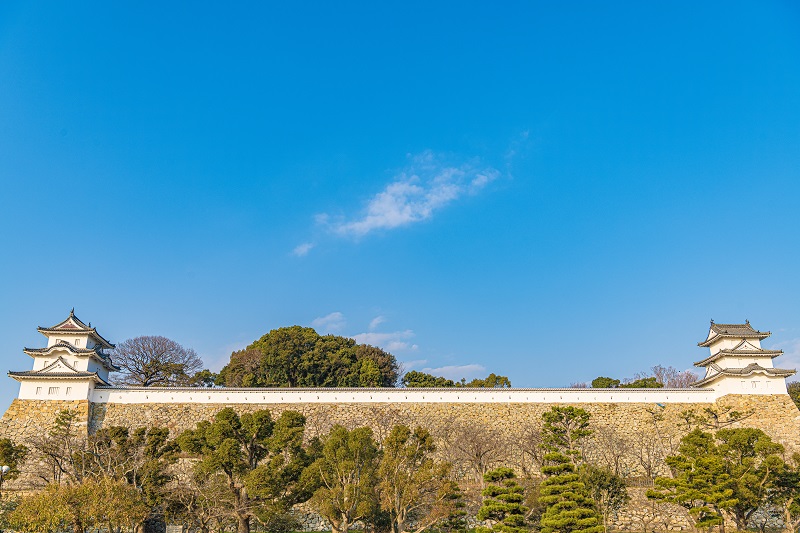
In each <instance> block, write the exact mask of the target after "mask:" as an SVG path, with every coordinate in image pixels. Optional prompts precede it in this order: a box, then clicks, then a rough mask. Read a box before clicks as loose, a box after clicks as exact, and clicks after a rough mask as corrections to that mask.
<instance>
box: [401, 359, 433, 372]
mask: <svg viewBox="0 0 800 533" xmlns="http://www.w3.org/2000/svg"><path fill="white" fill-rule="evenodd" d="M426 364H428V360H427V359H412V360H411V361H403V370H405V371H409V370H414V369H415V368H422V367H424V366H425V365H426Z"/></svg>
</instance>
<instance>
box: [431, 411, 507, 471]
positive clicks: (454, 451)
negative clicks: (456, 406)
mask: <svg viewBox="0 0 800 533" xmlns="http://www.w3.org/2000/svg"><path fill="white" fill-rule="evenodd" d="M437 433H438V435H437V436H438V437H439V439H438V440H439V441H440V442H442V448H443V452H444V455H445V457H446V459H447V460H448V461H449V462H450V463H452V464H453V465H454V466H455V467H456V469H457V472H456V473H457V474H458V473H460V474H463V475H466V474H467V473H470V474H472V476H473V478H474V480H475V482H476V483H478V484H479V485H481V486H483V485H484V480H483V475H484V474H485V473H486V472H488V471H489V470H491V469H492V468H493V467H495V466H498V465H500V463H502V462H503V460H504V459H506V455H507V450H508V446H507V443H506V442H505V440H504V439H503V438H502V436H501V435H500V433H499V432H498V431H496V430H494V429H492V428H490V427H487V426H485V425H483V424H475V423H467V422H464V421H460V420H451V421H449V423H448V424H446V425H445V426H442V427H440V428H439V431H438V432H437ZM459 471H460V472H459Z"/></svg>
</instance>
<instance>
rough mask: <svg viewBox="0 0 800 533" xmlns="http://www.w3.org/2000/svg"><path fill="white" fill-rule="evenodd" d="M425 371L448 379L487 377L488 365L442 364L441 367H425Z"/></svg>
mask: <svg viewBox="0 0 800 533" xmlns="http://www.w3.org/2000/svg"><path fill="white" fill-rule="evenodd" d="M422 371H423V372H426V373H428V374H433V375H434V376H443V377H446V378H447V379H452V380H459V379H461V378H467V379H470V378H480V377H485V374H486V367H484V366H483V365H478V364H470V365H451V366H440V367H439V368H423V369H422Z"/></svg>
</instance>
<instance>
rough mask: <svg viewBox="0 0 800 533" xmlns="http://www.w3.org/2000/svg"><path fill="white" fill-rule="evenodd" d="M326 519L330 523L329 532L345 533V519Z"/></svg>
mask: <svg viewBox="0 0 800 533" xmlns="http://www.w3.org/2000/svg"><path fill="white" fill-rule="evenodd" d="M328 521H329V522H330V523H331V533H347V526H348V524H347V521H346V520H330V519H328Z"/></svg>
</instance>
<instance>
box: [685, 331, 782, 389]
mask: <svg viewBox="0 0 800 533" xmlns="http://www.w3.org/2000/svg"><path fill="white" fill-rule="evenodd" d="M770 335H771V333H770V332H769V331H758V330H756V329H753V326H751V325H750V321H749V320H746V321H745V323H744V324H715V323H714V321H713V320H712V321H711V328H710V329H709V331H708V337H707V338H706V340H704V341H703V342H699V343H697V345H698V346H701V347H704V348H705V347H707V348H708V349H709V350H710V351H711V355H710V356H709V357H706V358H705V359H703V360H702V361H698V362H696V363H695V364H694V366H697V367H703V368H705V371H706V373H705V376H704V377H703V378H702V379H700V380H699V381H696V382H694V383H692V386H693V387H700V388H713V389H714V390H715V391H717V392H718V393H719V394H720V395H724V394H786V378H787V377H789V376H791V375H793V374H794V373H795V371H794V370H786V369H782V368H774V367H773V365H772V360H773V359H774V358H776V357H778V356H779V355H782V354H783V351H781V350H764V349H763V348H761V341H762V340H764V339H766V338H767V337H769V336H770Z"/></svg>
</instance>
